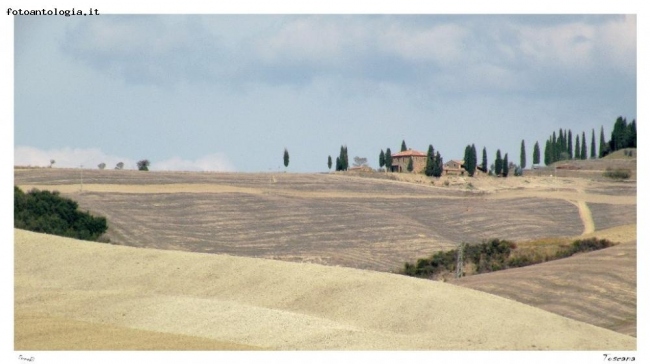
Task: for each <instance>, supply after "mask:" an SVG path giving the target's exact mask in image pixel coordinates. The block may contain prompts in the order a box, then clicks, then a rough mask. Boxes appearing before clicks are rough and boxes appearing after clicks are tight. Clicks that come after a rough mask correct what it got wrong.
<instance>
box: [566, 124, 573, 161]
mask: <svg viewBox="0 0 650 364" xmlns="http://www.w3.org/2000/svg"><path fill="white" fill-rule="evenodd" d="M567 143H568V145H567V148H566V151H567V153H569V159H573V136H572V135H571V130H569V136H568V137H567Z"/></svg>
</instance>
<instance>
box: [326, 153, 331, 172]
mask: <svg viewBox="0 0 650 364" xmlns="http://www.w3.org/2000/svg"><path fill="white" fill-rule="evenodd" d="M327 169H332V156H331V155H328V156H327Z"/></svg>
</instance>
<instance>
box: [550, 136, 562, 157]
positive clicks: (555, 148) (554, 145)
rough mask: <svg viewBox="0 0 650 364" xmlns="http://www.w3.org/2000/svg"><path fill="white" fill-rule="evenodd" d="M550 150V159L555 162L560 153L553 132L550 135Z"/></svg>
mask: <svg viewBox="0 0 650 364" xmlns="http://www.w3.org/2000/svg"><path fill="white" fill-rule="evenodd" d="M551 151H552V153H551V161H552V162H556V161H557V160H558V159H559V158H558V157H559V156H560V153H559V152H560V151H559V148H558V143H557V137H556V136H555V132H553V136H552V139H551Z"/></svg>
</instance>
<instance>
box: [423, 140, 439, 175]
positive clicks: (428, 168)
mask: <svg viewBox="0 0 650 364" xmlns="http://www.w3.org/2000/svg"><path fill="white" fill-rule="evenodd" d="M435 159H436V155H435V153H434V151H433V145H431V144H429V150H427V164H426V165H425V166H424V174H425V175H427V176H429V177H431V176H433V172H434V170H435Z"/></svg>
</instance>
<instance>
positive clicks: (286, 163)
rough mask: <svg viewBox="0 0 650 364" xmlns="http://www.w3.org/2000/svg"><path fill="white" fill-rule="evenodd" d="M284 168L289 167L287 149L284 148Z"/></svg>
mask: <svg viewBox="0 0 650 364" xmlns="http://www.w3.org/2000/svg"><path fill="white" fill-rule="evenodd" d="M283 159H284V168H287V167H289V151H287V148H284V156H283Z"/></svg>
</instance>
